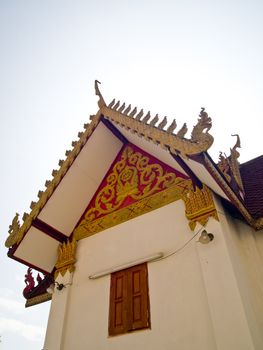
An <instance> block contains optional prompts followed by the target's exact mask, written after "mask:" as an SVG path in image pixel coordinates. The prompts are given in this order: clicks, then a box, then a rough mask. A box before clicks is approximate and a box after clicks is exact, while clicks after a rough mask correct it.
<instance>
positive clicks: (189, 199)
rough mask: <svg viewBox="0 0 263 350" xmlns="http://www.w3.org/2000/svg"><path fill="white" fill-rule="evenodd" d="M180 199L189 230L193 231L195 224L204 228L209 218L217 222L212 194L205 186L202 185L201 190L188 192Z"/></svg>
mask: <svg viewBox="0 0 263 350" xmlns="http://www.w3.org/2000/svg"><path fill="white" fill-rule="evenodd" d="M182 198H183V200H184V203H185V215H186V217H187V219H188V220H189V221H190V222H189V226H190V228H191V230H194V229H195V226H196V224H197V222H199V223H200V224H201V225H203V226H205V225H206V224H207V221H208V219H209V217H213V218H215V219H216V220H218V221H219V218H218V215H217V211H216V208H215V204H214V201H213V196H212V193H211V191H210V190H209V188H208V187H207V186H205V185H203V188H202V189H199V188H198V187H197V188H196V190H195V191H189V192H188V193H187V194H186V195H184V196H183V197H182Z"/></svg>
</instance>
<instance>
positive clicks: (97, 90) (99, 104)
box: [95, 80, 106, 108]
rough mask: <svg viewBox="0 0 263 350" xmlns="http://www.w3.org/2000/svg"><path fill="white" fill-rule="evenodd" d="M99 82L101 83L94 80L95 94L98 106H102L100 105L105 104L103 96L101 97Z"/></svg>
mask: <svg viewBox="0 0 263 350" xmlns="http://www.w3.org/2000/svg"><path fill="white" fill-rule="evenodd" d="M99 84H101V82H100V81H98V80H95V94H96V95H97V96H99V101H98V106H99V107H100V108H102V107H104V106H106V103H105V101H104V98H103V97H102V94H101V92H100V89H99Z"/></svg>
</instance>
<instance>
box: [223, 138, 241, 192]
mask: <svg viewBox="0 0 263 350" xmlns="http://www.w3.org/2000/svg"><path fill="white" fill-rule="evenodd" d="M231 136H236V138H237V140H236V143H235V145H234V147H233V148H230V155H229V156H227V155H226V154H223V153H222V152H220V154H219V162H218V164H217V165H218V168H219V169H220V170H221V172H222V173H223V174H224V175H225V178H226V179H227V181H228V182H229V183H231V180H232V178H233V179H234V180H235V182H236V183H237V185H238V188H239V190H241V191H242V192H243V193H244V187H243V183H242V178H241V175H240V171H239V161H238V158H239V156H240V153H239V152H238V151H237V148H241V142H240V137H239V135H238V134H232V135H231Z"/></svg>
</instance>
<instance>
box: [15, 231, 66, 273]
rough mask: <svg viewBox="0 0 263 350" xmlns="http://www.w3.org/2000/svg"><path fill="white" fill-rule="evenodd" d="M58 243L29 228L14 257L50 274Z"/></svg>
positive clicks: (54, 261) (55, 258)
mask: <svg viewBox="0 0 263 350" xmlns="http://www.w3.org/2000/svg"><path fill="white" fill-rule="evenodd" d="M59 244H60V242H58V241H57V240H55V239H54V238H52V237H50V236H48V235H47V234H45V233H43V232H42V231H40V230H38V229H37V228H35V227H33V226H31V228H30V229H29V231H28V232H27V234H26V235H25V237H24V238H23V240H22V241H21V243H20V244H19V246H18V248H17V249H16V251H15V253H14V257H16V258H18V259H21V260H23V261H25V263H28V264H30V265H33V266H35V267H37V268H39V269H41V270H44V271H46V272H52V270H53V268H54V265H55V263H56V261H57V249H58V245H59Z"/></svg>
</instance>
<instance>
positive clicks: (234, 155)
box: [230, 134, 241, 159]
mask: <svg viewBox="0 0 263 350" xmlns="http://www.w3.org/2000/svg"><path fill="white" fill-rule="evenodd" d="M231 136H236V137H237V140H236V144H235V146H234V147H233V148H231V149H230V151H231V156H233V157H235V159H237V158H238V157H239V156H240V153H239V152H238V151H237V148H241V142H240V137H239V135H238V134H232V135H231Z"/></svg>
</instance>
